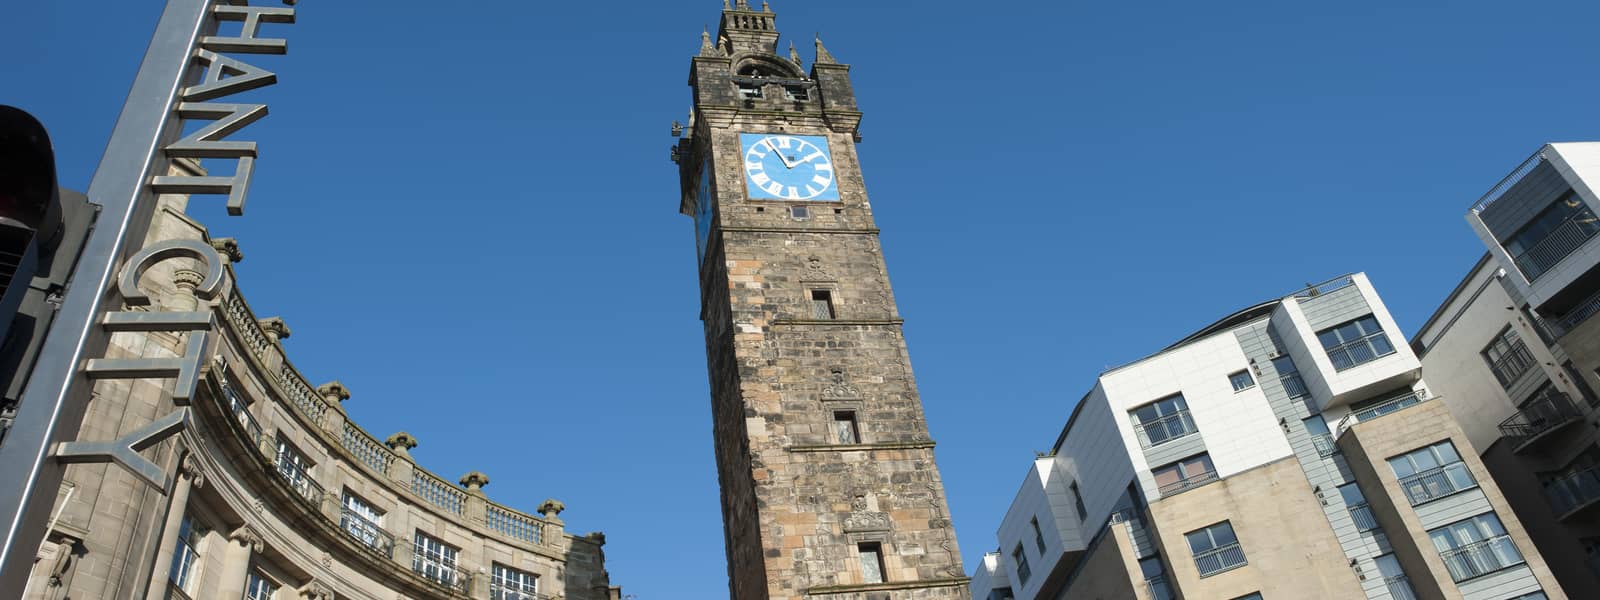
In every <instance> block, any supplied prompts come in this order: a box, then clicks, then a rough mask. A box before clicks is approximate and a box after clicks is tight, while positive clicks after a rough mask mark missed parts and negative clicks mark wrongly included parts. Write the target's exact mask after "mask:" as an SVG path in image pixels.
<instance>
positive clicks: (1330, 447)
mask: <svg viewBox="0 0 1600 600" xmlns="http://www.w3.org/2000/svg"><path fill="white" fill-rule="evenodd" d="M1311 445H1313V446H1316V447H1317V455H1318V456H1321V457H1323V458H1327V457H1329V456H1333V455H1335V454H1338V453H1339V445H1338V444H1336V443H1334V441H1333V434H1331V433H1313V434H1311Z"/></svg>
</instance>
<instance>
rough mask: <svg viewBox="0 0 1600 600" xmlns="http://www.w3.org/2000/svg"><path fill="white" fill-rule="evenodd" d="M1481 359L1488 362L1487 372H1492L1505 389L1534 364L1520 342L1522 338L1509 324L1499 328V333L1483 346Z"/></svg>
mask: <svg viewBox="0 0 1600 600" xmlns="http://www.w3.org/2000/svg"><path fill="white" fill-rule="evenodd" d="M1483 360H1484V361H1485V362H1487V363H1489V372H1491V373H1494V378H1495V380H1496V381H1499V382H1500V387H1504V388H1507V389H1509V388H1510V387H1511V384H1513V383H1516V381H1517V379H1519V378H1521V377H1522V374H1523V373H1527V372H1528V370H1529V369H1532V368H1533V365H1534V362H1533V355H1532V354H1530V353H1529V352H1528V346H1527V344H1524V343H1522V338H1521V337H1519V336H1517V332H1516V330H1514V329H1512V328H1511V326H1510V325H1507V326H1506V328H1505V329H1502V330H1500V334H1499V335H1496V336H1494V340H1492V341H1490V342H1489V345H1488V346H1486V347H1484V349H1483Z"/></svg>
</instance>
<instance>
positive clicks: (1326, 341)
mask: <svg viewBox="0 0 1600 600" xmlns="http://www.w3.org/2000/svg"><path fill="white" fill-rule="evenodd" d="M1369 323H1370V326H1371V328H1372V330H1371V331H1368V330H1367V328H1368V326H1369ZM1352 326H1353V327H1355V329H1356V331H1355V333H1358V334H1359V335H1356V336H1353V337H1348V339H1347V335H1348V334H1349V333H1350V332H1348V331H1347V330H1346V328H1347V327H1352ZM1329 336H1332V339H1331V341H1330V337H1329ZM1377 340H1382V342H1383V345H1384V346H1387V347H1388V350H1387V351H1380V350H1379V348H1378V344H1377ZM1317 342H1318V343H1320V344H1321V345H1322V352H1323V354H1324V355H1326V356H1327V357H1328V362H1329V363H1331V364H1332V365H1333V370H1335V371H1347V370H1350V369H1354V368H1356V367H1359V366H1361V365H1364V364H1367V363H1370V362H1373V361H1376V360H1378V359H1380V358H1384V357H1387V356H1393V355H1395V354H1398V353H1399V352H1400V349H1399V347H1397V346H1395V344H1394V342H1393V341H1392V340H1390V339H1389V332H1388V331H1386V330H1385V329H1384V328H1383V324H1382V323H1379V322H1378V316H1377V314H1376V313H1368V314H1366V315H1363V316H1360V317H1356V318H1354V319H1350V320H1349V321H1345V322H1343V323H1339V324H1337V325H1334V326H1332V327H1327V328H1324V329H1322V330H1321V331H1318V332H1317ZM1359 348H1364V349H1365V350H1366V352H1367V353H1368V354H1369V355H1368V356H1367V357H1366V358H1361V359H1358V358H1357V356H1356V355H1355V353H1354V352H1352V350H1354V349H1359ZM1336 353H1338V354H1336ZM1339 355H1342V356H1344V357H1345V361H1347V362H1348V363H1349V364H1346V365H1344V366H1340V365H1339V362H1340V361H1339V359H1338V358H1335V357H1336V356H1339Z"/></svg>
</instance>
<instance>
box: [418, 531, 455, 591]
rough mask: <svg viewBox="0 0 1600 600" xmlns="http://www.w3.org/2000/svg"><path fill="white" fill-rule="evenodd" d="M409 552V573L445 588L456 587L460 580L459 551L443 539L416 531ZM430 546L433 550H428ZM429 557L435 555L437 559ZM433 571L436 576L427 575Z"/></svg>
mask: <svg viewBox="0 0 1600 600" xmlns="http://www.w3.org/2000/svg"><path fill="white" fill-rule="evenodd" d="M413 540H414V541H413V542H412V548H411V550H412V552H411V571H412V572H413V573H416V574H418V575H421V576H422V578H424V579H427V580H429V581H433V582H435V583H440V584H443V585H446V586H453V585H456V582H457V581H458V580H460V579H461V577H462V575H463V573H462V572H461V563H460V561H461V549H460V548H457V547H455V546H452V545H450V544H447V543H445V541H444V540H443V539H440V538H437V537H434V536H432V535H429V534H427V533H425V532H423V531H422V530H421V529H418V530H417V531H416V536H415V537H414V538H413ZM430 546H432V547H433V548H430ZM430 555H437V558H435V557H434V556H430ZM429 569H434V570H436V571H437V575H432V574H429V572H428V570H429Z"/></svg>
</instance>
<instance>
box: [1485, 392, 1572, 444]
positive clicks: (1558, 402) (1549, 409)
mask: <svg viewBox="0 0 1600 600" xmlns="http://www.w3.org/2000/svg"><path fill="white" fill-rule="evenodd" d="M1546 389H1547V390H1550V389H1551V388H1546ZM1582 418H1583V413H1581V412H1578V409H1577V408H1576V407H1574V406H1573V405H1572V400H1571V399H1569V398H1568V397H1567V395H1566V394H1565V393H1562V392H1557V391H1546V392H1545V393H1543V394H1540V395H1539V396H1538V397H1536V398H1534V399H1533V400H1530V401H1528V403H1527V404H1524V405H1522V408H1519V409H1517V412H1516V414H1513V415H1511V418H1509V419H1506V420H1504V421H1501V422H1500V434H1501V435H1503V436H1505V437H1506V439H1508V440H1510V441H1511V442H1512V443H1513V444H1515V446H1513V451H1516V450H1522V449H1523V448H1524V447H1525V446H1527V445H1528V444H1529V443H1530V442H1533V441H1535V440H1537V439H1539V438H1540V437H1543V436H1544V435H1545V434H1548V433H1551V432H1554V431H1555V430H1556V429H1557V428H1560V427H1561V426H1562V425H1566V424H1568V423H1574V422H1577V421H1578V420H1579V419H1582Z"/></svg>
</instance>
